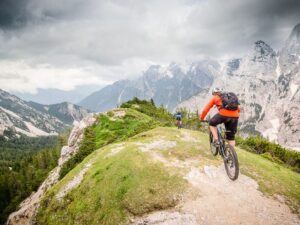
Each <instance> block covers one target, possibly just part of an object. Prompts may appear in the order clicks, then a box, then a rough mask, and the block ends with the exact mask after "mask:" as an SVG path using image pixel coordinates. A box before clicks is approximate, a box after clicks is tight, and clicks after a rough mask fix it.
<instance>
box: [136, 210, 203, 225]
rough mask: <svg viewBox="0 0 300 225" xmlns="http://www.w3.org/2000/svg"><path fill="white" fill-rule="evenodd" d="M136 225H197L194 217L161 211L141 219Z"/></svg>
mask: <svg viewBox="0 0 300 225" xmlns="http://www.w3.org/2000/svg"><path fill="white" fill-rule="evenodd" d="M132 224H134V225H197V221H196V218H195V216H194V215H192V214H185V213H179V212H168V211H159V212H155V213H152V214H149V215H147V216H145V217H144V218H141V219H139V220H137V221H135V222H134V223H132Z"/></svg>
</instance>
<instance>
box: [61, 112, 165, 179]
mask: <svg viewBox="0 0 300 225" xmlns="http://www.w3.org/2000/svg"><path fill="white" fill-rule="evenodd" d="M122 110H123V111H124V112H125V113H126V114H125V115H124V117H122V118H118V117H116V118H114V113H113V112H110V113H108V114H107V115H105V114H100V115H99V116H98V117H97V121H96V123H95V124H94V125H93V126H91V127H88V128H86V129H85V131H84V140H83V141H82V143H81V145H80V148H79V152H78V153H77V154H76V155H75V156H73V157H72V158H71V159H70V160H68V161H67V162H66V163H65V164H64V166H63V167H62V169H61V172H60V178H62V177H64V176H65V175H66V174H67V173H68V172H69V171H71V170H72V169H73V168H74V167H75V166H76V165H77V164H78V163H80V162H81V161H82V160H83V159H84V158H85V157H86V156H88V155H89V154H90V153H92V152H93V151H95V150H96V149H98V148H100V147H102V146H104V145H107V144H110V143H113V142H116V141H122V140H125V139H127V138H128V137H131V136H133V135H136V134H138V133H140V132H142V131H146V130H149V129H152V128H154V127H156V126H158V125H159V124H160V123H159V122H157V121H156V120H154V119H152V118H151V117H149V116H147V115H145V114H142V113H140V112H137V111H135V110H133V109H122Z"/></svg>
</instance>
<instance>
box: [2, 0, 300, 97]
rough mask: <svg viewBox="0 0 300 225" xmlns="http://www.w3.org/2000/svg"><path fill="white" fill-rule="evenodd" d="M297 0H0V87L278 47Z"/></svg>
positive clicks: (86, 80) (64, 86) (55, 84)
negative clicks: (258, 45)
mask: <svg viewBox="0 0 300 225" xmlns="http://www.w3.org/2000/svg"><path fill="white" fill-rule="evenodd" d="M298 23H300V1H299V0H0V88H2V89H5V90H7V91H20V92H31V93H33V92H35V91H36V90H37V88H42V89H47V88H57V89H61V90H72V89H74V88H75V87H77V86H79V85H91V84H93V85H95V84H96V85H97V84H99V85H102V86H103V85H105V84H109V83H111V82H113V81H116V80H119V79H124V78H132V77H136V76H138V75H141V74H142V71H143V70H145V69H146V68H147V67H148V66H149V65H151V64H168V63H170V62H185V61H188V62H190V61H196V60H199V59H201V58H202V57H211V58H214V59H224V58H231V57H240V56H242V55H243V54H244V53H245V52H246V51H247V50H248V49H249V48H251V46H252V44H253V43H254V42H255V41H257V40H264V41H266V42H267V43H268V44H270V45H271V47H273V48H274V49H275V50H279V49H280V48H281V46H282V45H283V43H284V41H285V39H286V38H287V37H288V35H289V33H290V32H291V30H292V28H293V27H294V26H295V25H296V24H298Z"/></svg>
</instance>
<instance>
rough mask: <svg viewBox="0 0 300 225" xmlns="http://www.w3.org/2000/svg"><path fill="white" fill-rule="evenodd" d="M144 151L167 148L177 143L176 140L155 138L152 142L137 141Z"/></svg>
mask: <svg viewBox="0 0 300 225" xmlns="http://www.w3.org/2000/svg"><path fill="white" fill-rule="evenodd" d="M136 144H137V145H138V146H139V149H140V150H141V151H142V152H148V151H150V150H153V149H158V150H166V149H170V148H173V147H175V146H176V145H177V143H176V141H166V140H155V141H152V142H150V143H140V142H139V143H136Z"/></svg>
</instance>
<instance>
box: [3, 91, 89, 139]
mask: <svg viewBox="0 0 300 225" xmlns="http://www.w3.org/2000/svg"><path fill="white" fill-rule="evenodd" d="M88 112H89V111H88V110H86V109H83V108H82V107H80V106H77V105H74V104H71V103H67V102H63V103H59V104H53V105H42V104H39V103H35V102H31V101H29V102H27V101H24V100H22V99H20V98H18V97H16V96H15V95H12V94H10V93H8V92H6V91H3V90H1V89H0V135H3V136H5V137H10V136H12V135H13V136H14V135H17V136H19V135H20V134H24V135H27V136H32V137H34V136H40V135H51V134H57V133H59V132H62V131H64V130H65V129H66V128H68V127H71V126H72V125H73V122H74V121H80V120H81V119H82V118H83V117H85V116H86V115H87V114H88Z"/></svg>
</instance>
